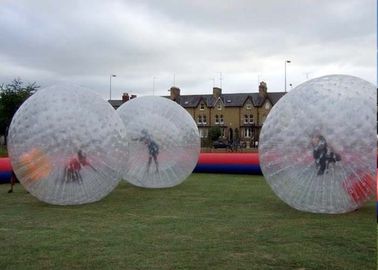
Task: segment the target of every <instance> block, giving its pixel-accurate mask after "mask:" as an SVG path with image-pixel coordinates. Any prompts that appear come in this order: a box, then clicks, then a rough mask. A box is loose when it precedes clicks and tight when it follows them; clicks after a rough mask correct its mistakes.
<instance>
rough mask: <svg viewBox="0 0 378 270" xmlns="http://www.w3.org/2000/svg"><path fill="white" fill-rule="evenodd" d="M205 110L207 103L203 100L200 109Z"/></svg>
mask: <svg viewBox="0 0 378 270" xmlns="http://www.w3.org/2000/svg"><path fill="white" fill-rule="evenodd" d="M203 110H205V104H204V103H203V102H201V103H200V111H203Z"/></svg>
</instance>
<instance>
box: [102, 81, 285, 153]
mask: <svg viewBox="0 0 378 270" xmlns="http://www.w3.org/2000/svg"><path fill="white" fill-rule="evenodd" d="M169 91H170V96H166V97H167V98H170V99H171V100H173V101H175V102H177V103H178V104H180V105H181V106H182V107H183V108H185V109H186V110H187V112H188V113H189V114H190V115H191V116H192V117H193V119H194V121H195V122H196V123H197V126H198V130H199V133H200V136H201V138H202V139H204V140H206V138H207V137H208V133H209V129H210V128H211V127H214V126H218V127H219V128H220V130H221V138H222V139H224V140H228V141H235V140H236V141H239V142H240V143H241V144H244V145H246V146H247V147H253V146H254V145H256V141H258V138H259V135H260V131H261V127H262V124H263V123H264V121H265V119H266V117H267V115H268V113H269V111H270V110H271V108H272V107H273V105H274V104H276V103H277V101H278V100H279V99H280V98H281V97H282V96H283V95H284V94H285V93H284V92H271V93H268V88H267V85H266V83H265V82H261V83H260V85H259V91H258V93H237V94H223V93H222V89H221V88H219V87H214V88H213V93H212V94H208V95H181V93H180V92H181V91H180V88H178V87H171V89H170V90H169ZM127 100H128V95H127V96H125V94H124V96H123V98H122V100H111V101H109V102H110V103H111V105H112V106H113V107H114V108H118V107H119V106H120V105H121V104H122V103H124V102H126V101H127Z"/></svg>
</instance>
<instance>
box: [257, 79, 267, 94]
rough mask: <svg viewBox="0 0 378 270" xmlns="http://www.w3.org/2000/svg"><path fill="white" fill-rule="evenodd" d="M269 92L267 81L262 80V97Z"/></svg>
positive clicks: (260, 92)
mask: <svg viewBox="0 0 378 270" xmlns="http://www.w3.org/2000/svg"><path fill="white" fill-rule="evenodd" d="M267 93H268V87H267V86H266V82H260V85H259V95H260V96H262V97H266V96H267Z"/></svg>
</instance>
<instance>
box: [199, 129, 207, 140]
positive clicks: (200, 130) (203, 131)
mask: <svg viewBox="0 0 378 270" xmlns="http://www.w3.org/2000/svg"><path fill="white" fill-rule="evenodd" d="M198 131H199V134H200V137H201V138H207V134H208V132H207V129H206V128H200V129H198Z"/></svg>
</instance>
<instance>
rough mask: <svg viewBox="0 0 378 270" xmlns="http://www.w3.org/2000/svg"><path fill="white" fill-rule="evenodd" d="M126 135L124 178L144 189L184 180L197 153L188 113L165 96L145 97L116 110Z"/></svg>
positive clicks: (193, 125)
mask: <svg viewBox="0 0 378 270" xmlns="http://www.w3.org/2000/svg"><path fill="white" fill-rule="evenodd" d="M117 112H118V113H119V115H120V117H121V119H122V120H123V122H124V124H125V127H126V130H127V132H128V137H129V141H130V143H129V147H128V153H129V155H128V160H127V163H126V164H125V166H124V168H125V170H124V173H123V178H124V179H125V180H126V181H128V182H130V183H131V184H133V185H136V186H139V187H145V188H167V187H173V186H176V185H178V184H180V183H181V182H183V181H184V180H185V179H186V178H187V177H188V176H189V175H190V174H191V173H192V171H193V169H194V167H195V166H196V164H197V161H198V157H199V153H200V137H199V132H198V128H197V125H196V123H195V122H194V120H193V118H192V117H191V115H190V114H189V113H188V112H187V111H185V109H184V108H182V107H181V106H180V105H178V104H177V103H176V102H173V101H171V100H169V99H167V98H163V97H156V96H144V97H138V98H135V99H131V100H130V101H127V102H126V103H124V104H123V105H122V106H121V107H119V108H118V109H117Z"/></svg>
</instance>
